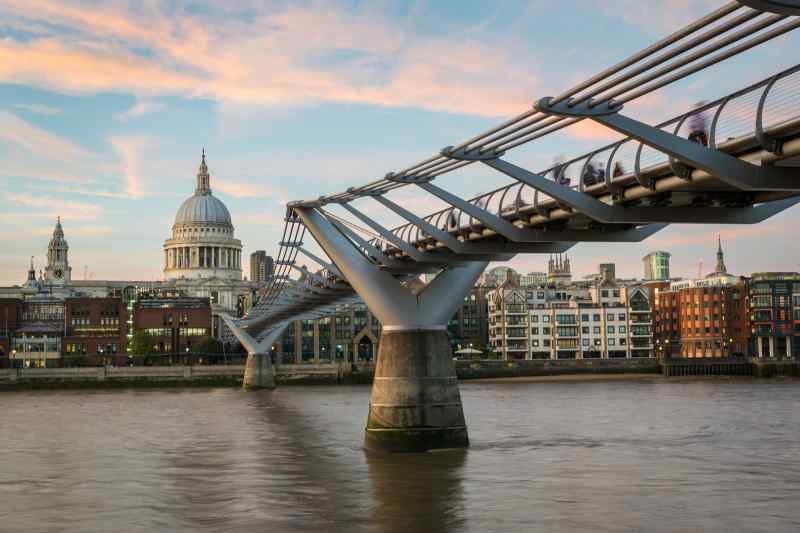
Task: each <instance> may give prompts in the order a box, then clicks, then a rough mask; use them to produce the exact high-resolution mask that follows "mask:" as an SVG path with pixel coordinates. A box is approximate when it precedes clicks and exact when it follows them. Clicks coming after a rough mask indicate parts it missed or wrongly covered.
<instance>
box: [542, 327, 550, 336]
mask: <svg viewBox="0 0 800 533" xmlns="http://www.w3.org/2000/svg"><path fill="white" fill-rule="evenodd" d="M542 335H550V328H542Z"/></svg>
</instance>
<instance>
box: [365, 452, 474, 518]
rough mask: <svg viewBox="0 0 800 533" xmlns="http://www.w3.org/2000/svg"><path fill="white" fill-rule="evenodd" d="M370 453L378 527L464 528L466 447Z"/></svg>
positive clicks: (370, 474)
mask: <svg viewBox="0 0 800 533" xmlns="http://www.w3.org/2000/svg"><path fill="white" fill-rule="evenodd" d="M366 455H367V465H368V467H369V478H370V481H371V483H372V490H373V497H374V499H375V508H374V510H373V512H372V516H371V518H372V520H371V522H372V526H373V527H374V528H375V530H376V531H386V532H395V531H396V532H406V531H457V530H460V529H462V527H463V525H464V521H465V517H464V497H463V490H462V476H463V466H464V462H465V460H466V457H467V452H466V451H463V450H461V451H445V452H436V453H430V454H415V455H376V454H371V453H370V454H366ZM410 472H414V473H415V474H414V475H409V473H410Z"/></svg>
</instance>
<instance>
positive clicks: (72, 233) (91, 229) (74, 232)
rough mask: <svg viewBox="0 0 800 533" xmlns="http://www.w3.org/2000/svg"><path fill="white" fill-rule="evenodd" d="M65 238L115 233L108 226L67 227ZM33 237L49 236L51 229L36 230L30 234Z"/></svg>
mask: <svg viewBox="0 0 800 533" xmlns="http://www.w3.org/2000/svg"><path fill="white" fill-rule="evenodd" d="M68 229H69V231H67V230H66V229H65V232H66V233H68V235H67V237H68V238H69V237H108V236H109V235H112V234H114V233H115V232H116V230H115V229H114V228H112V227H110V226H69V228H68ZM31 233H32V234H33V235H39V236H49V235H51V234H52V233H53V230H52V229H47V228H38V229H36V230H33V231H32V232H31Z"/></svg>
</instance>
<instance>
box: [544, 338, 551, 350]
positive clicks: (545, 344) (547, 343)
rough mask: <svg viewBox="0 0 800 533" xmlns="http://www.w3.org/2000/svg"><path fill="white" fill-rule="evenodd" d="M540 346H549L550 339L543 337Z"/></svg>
mask: <svg viewBox="0 0 800 533" xmlns="http://www.w3.org/2000/svg"><path fill="white" fill-rule="evenodd" d="M542 346H544V347H545V348H549V347H550V339H544V340H543V341H542Z"/></svg>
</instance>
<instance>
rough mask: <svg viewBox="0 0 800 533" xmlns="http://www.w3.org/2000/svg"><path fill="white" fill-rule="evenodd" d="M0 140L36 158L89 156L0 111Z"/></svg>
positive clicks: (64, 140) (62, 140)
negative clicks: (22, 149)
mask: <svg viewBox="0 0 800 533" xmlns="http://www.w3.org/2000/svg"><path fill="white" fill-rule="evenodd" d="M0 69H2V59H0ZM0 140H5V141H8V142H11V143H14V144H16V145H18V146H20V147H22V148H24V149H25V150H27V151H28V152H30V153H31V154H32V155H34V156H37V157H45V156H47V157H49V158H56V159H60V160H62V161H71V160H76V159H79V158H84V157H88V156H90V155H91V154H90V153H89V152H87V151H86V150H84V149H83V148H81V147H80V146H78V145H76V144H74V143H72V142H71V141H69V140H67V139H64V138H63V137H59V136H58V135H55V134H53V133H50V132H48V131H45V130H43V129H41V128H37V127H36V126H33V125H32V124H29V123H28V122H25V121H24V120H22V119H21V118H19V117H18V116H16V115H14V114H13V113H9V112H7V111H0Z"/></svg>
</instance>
